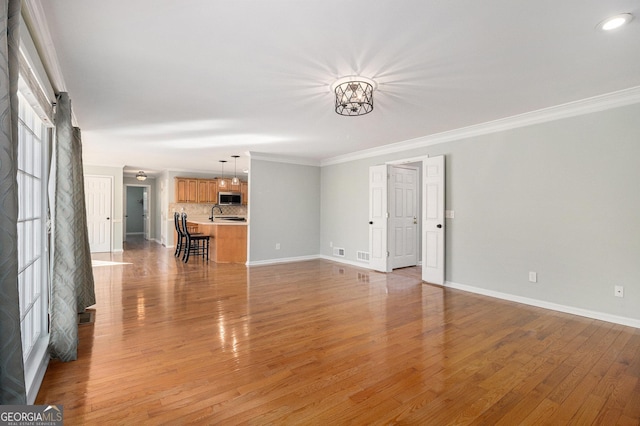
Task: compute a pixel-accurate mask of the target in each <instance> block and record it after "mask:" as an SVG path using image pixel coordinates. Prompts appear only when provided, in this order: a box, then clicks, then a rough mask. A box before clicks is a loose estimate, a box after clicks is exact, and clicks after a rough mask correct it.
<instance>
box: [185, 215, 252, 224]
mask: <svg viewBox="0 0 640 426" xmlns="http://www.w3.org/2000/svg"><path fill="white" fill-rule="evenodd" d="M223 216H231V215H223ZM236 217H242V216H236ZM245 219H246V218H245ZM187 222H191V223H196V224H198V225H240V226H247V224H248V223H249V222H247V221H246V220H245V221H244V222H241V221H237V220H225V219H219V218H217V217H214V221H213V222H212V221H210V220H209V216H199V215H193V216H187Z"/></svg>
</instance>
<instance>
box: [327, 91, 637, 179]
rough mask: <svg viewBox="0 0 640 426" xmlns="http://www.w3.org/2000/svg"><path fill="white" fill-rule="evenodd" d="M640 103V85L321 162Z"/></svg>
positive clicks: (337, 162)
mask: <svg viewBox="0 0 640 426" xmlns="http://www.w3.org/2000/svg"><path fill="white" fill-rule="evenodd" d="M636 103H640V86H636V87H631V88H628V89H624V90H619V91H616V92H611V93H606V94H604V95H598V96H593V97H591V98H586V99H581V100H578V101H574V102H568V103H566V104H561V105H556V106H553V107H549V108H543V109H539V110H536V111H531V112H526V113H523V114H519V115H514V116H511V117H506V118H501V119H499V120H494V121H488V122H486V123H481V124H475V125H473V126H468V127H462V128H459V129H455V130H450V131H447V132H442V133H435V134H433V135H428V136H422V137H419V138H415V139H409V140H406V141H402V142H396V143H392V144H388V145H383V146H381V147H378V148H371V149H366V150H362V151H357V152H354V153H351V154H345V155H340V156H337V157H332V158H328V159H326V160H322V161H321V162H320V165H321V166H322V167H324V166H330V165H333V164H340V163H346V162H349V161H355V160H362V159H364V158H370V157H376V156H379V155H386V154H392V153H396V152H402V151H408V150H411V149H416V148H424V147H427V146H431V145H437V144H441V143H447V142H453V141H457V140H461V139H466V138H471V137H475V136H481V135H487V134H490V133H497V132H502V131H505V130H510V129H515V128H519V127H525V126H531V125H534V124H540V123H546V122H549V121H554V120H561V119H563V118H569V117H575V116H578V115H584V114H590V113H593V112H598V111H604V110H608V109H613V108H618V107H621V106H625V105H632V104H636Z"/></svg>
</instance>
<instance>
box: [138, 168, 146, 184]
mask: <svg viewBox="0 0 640 426" xmlns="http://www.w3.org/2000/svg"><path fill="white" fill-rule="evenodd" d="M136 179H138V180H140V181H143V180H147V174H146V173H145V172H143V171H142V170H140V171H139V172H138V174H136Z"/></svg>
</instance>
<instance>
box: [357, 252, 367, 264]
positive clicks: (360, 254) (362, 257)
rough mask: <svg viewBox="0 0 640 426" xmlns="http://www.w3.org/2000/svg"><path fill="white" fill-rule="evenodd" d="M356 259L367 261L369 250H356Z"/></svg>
mask: <svg viewBox="0 0 640 426" xmlns="http://www.w3.org/2000/svg"><path fill="white" fill-rule="evenodd" d="M358 260H359V261H361V262H368V261H369V252H368V251H359V252H358Z"/></svg>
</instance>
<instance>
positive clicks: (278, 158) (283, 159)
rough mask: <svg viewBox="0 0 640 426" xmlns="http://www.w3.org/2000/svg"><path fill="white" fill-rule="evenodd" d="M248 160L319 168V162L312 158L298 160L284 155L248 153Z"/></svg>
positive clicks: (298, 158)
mask: <svg viewBox="0 0 640 426" xmlns="http://www.w3.org/2000/svg"><path fill="white" fill-rule="evenodd" d="M249 158H250V159H251V160H262V161H273V162H274V163H288V164H298V165H300V166H315V167H319V166H320V165H321V164H320V161H318V160H314V159H312V158H300V157H287V156H284V155H274V154H267V153H264V152H255V151H250V152H249Z"/></svg>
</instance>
